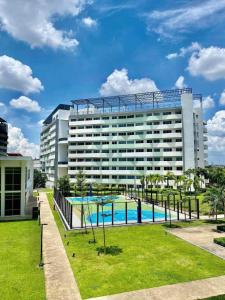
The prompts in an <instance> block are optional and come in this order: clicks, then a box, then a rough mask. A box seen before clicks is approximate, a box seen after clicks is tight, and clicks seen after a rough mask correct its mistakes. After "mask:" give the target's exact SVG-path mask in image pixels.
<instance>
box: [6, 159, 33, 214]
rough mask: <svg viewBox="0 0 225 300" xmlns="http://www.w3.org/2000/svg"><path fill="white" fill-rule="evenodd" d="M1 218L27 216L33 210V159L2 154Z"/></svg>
mask: <svg viewBox="0 0 225 300" xmlns="http://www.w3.org/2000/svg"><path fill="white" fill-rule="evenodd" d="M0 170H1V176H0V200H1V206H0V207H1V210H0V219H5V218H7V219H11V218H15V217H18V218H20V217H27V216H28V215H31V211H32V201H33V198H32V193H33V160H32V158H31V157H24V156H14V155H13V156H10V155H9V156H0Z"/></svg>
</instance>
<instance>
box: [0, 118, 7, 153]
mask: <svg viewBox="0 0 225 300" xmlns="http://www.w3.org/2000/svg"><path fill="white" fill-rule="evenodd" d="M7 142H8V126H7V123H6V121H5V120H4V119H2V118H0V156H3V155H7Z"/></svg>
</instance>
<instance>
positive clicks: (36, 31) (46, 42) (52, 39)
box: [0, 0, 91, 49]
mask: <svg viewBox="0 0 225 300" xmlns="http://www.w3.org/2000/svg"><path fill="white" fill-rule="evenodd" d="M89 3H91V1H89V0H41V1H40V0H23V1H21V0H14V1H8V0H1V1H0V21H1V24H2V26H1V30H4V31H6V32H7V33H8V34H10V35H11V36H13V37H14V38H15V39H18V40H20V41H24V42H26V43H28V44H29V45H30V46H31V47H32V48H34V47H43V46H48V47H51V48H53V49H57V48H62V49H73V48H74V47H76V46H77V45H78V41H77V40H76V39H75V38H73V37H71V32H70V31H65V30H59V29H57V28H56V27H55V25H54V21H56V20H57V19H59V18H62V17H66V16H72V17H76V16H77V15H79V14H80V12H81V11H82V10H83V9H84V7H85V5H86V4H89Z"/></svg>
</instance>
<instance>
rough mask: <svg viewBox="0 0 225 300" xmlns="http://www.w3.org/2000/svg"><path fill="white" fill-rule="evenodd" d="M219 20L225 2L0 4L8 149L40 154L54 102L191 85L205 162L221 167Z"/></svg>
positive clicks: (224, 39) (224, 68)
mask: <svg viewBox="0 0 225 300" xmlns="http://www.w3.org/2000/svg"><path fill="white" fill-rule="evenodd" d="M171 3H173V6H171ZM224 24H225V0H219V1H215V0H199V1H198V0H193V1H191V0H177V1H170V0H158V1H154V0H139V1H136V0H135V1H134V0H124V1H119V0H118V1H116V0H107V1H105V0H51V1H48V0H14V1H8V0H0V116H1V117H3V118H6V119H7V121H8V122H9V135H10V139H9V150H10V151H18V152H22V153H23V154H31V155H33V156H38V151H39V147H38V144H39V134H40V128H41V127H40V126H41V125H40V124H41V121H42V120H43V119H45V118H46V116H47V115H48V114H49V113H50V112H51V110H52V109H53V108H54V107H55V106H56V105H58V104H59V103H70V100H71V99H75V98H80V97H94V96H99V95H112V94H120V93H122V94H124V93H134V92H143V91H152V90H156V89H162V90H163V89H172V88H182V87H191V88H193V91H194V92H195V93H202V95H203V97H204V101H203V105H204V117H205V120H208V132H209V162H210V163H223V164H224V163H225V35H224Z"/></svg>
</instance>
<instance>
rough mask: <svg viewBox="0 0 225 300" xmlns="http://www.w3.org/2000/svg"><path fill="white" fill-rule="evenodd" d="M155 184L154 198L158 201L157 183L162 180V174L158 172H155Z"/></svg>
mask: <svg viewBox="0 0 225 300" xmlns="http://www.w3.org/2000/svg"><path fill="white" fill-rule="evenodd" d="M154 180H155V184H156V190H157V193H156V200H157V201H158V192H159V184H160V182H163V181H164V176H163V175H160V174H155V179H154Z"/></svg>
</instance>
